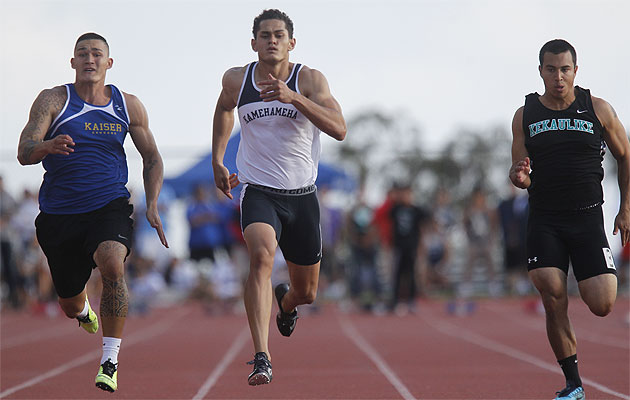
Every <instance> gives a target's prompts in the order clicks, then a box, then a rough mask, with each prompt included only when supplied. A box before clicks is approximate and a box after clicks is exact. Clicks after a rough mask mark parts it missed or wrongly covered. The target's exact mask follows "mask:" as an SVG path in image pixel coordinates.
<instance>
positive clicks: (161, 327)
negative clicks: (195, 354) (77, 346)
mask: <svg viewBox="0 0 630 400" xmlns="http://www.w3.org/2000/svg"><path fill="white" fill-rule="evenodd" d="M188 313H190V310H186V311H185V312H183V313H170V314H169V315H173V317H172V318H169V319H167V320H162V321H159V322H156V323H155V324H153V325H150V326H148V327H146V328H145V329H142V330H140V331H138V332H135V333H133V334H131V335H129V336H128V337H123V339H124V342H123V346H124V348H127V347H130V346H133V345H134V344H136V343H139V342H142V341H145V340H147V339H150V338H152V337H154V336H157V335H159V334H162V333H164V332H165V331H166V330H168V328H170V327H171V325H173V324H174V323H175V321H177V320H178V319H180V318H182V317H184V316H186V315H187V314H188ZM101 354H102V350H100V349H98V350H94V351H91V352H89V353H87V354H85V355H83V356H81V357H78V358H75V359H74V360H71V361H69V362H67V363H65V364H62V365H60V366H58V367H57V368H53V369H51V370H50V371H48V372H46V373H45V374H40V375H37V376H35V377H33V378H31V379H29V380H27V381H26V382H23V383H20V384H19V385H17V386H13V387H11V388H9V389H7V390H5V391H3V392H0V398H3V397H6V396H8V395H11V394H13V393H15V392H18V391H20V390H22V389H26V388H28V387H31V386H34V385H37V384H38V383H41V382H43V381H45V380H47V379H50V378H52V377H54V376H57V375H59V374H62V373H64V372H66V371H68V370H71V369H73V368H76V367H78V366H79V365H82V364H85V363H87V362H90V361H92V360H96V359H100V357H101Z"/></svg>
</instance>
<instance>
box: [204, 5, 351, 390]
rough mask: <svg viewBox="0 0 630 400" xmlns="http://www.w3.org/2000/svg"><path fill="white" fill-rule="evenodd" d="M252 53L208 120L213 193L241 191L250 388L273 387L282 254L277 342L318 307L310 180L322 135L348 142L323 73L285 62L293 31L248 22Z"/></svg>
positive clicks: (285, 25)
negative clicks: (300, 311) (233, 161)
mask: <svg viewBox="0 0 630 400" xmlns="http://www.w3.org/2000/svg"><path fill="white" fill-rule="evenodd" d="M253 35H254V38H253V39H252V42H251V45H252V49H253V50H254V51H255V52H256V53H258V61H257V62H253V63H251V64H249V65H246V66H244V67H236V68H231V69H229V70H228V71H227V72H226V73H225V75H224V76H223V89H222V91H221V94H220V96H219V99H218V101H217V106H216V110H215V114H214V124H213V137H212V168H213V171H214V180H215V183H216V185H217V187H218V188H219V189H220V190H221V191H223V193H225V194H226V195H227V196H228V197H229V198H232V194H231V193H230V192H231V189H233V188H234V187H236V186H237V185H239V183H241V182H242V183H243V184H244V186H243V189H242V191H241V228H242V230H243V237H244V238H245V242H246V244H247V249H248V252H249V256H250V270H249V275H248V278H247V282H246V283H245V309H246V310H247V319H248V322H249V327H250V331H251V334H252V339H253V344H254V353H255V355H254V360H253V361H252V362H250V364H253V365H254V369H253V371H252V373H251V374H249V376H248V383H249V384H250V385H260V384H265V383H269V382H271V379H272V372H271V356H270V353H269V345H268V341H269V340H268V339H269V319H270V318H271V308H272V298H273V296H272V287H271V271H272V268H273V260H274V255H275V253H276V248H277V247H278V246H280V248H281V249H282V252H283V254H284V257H285V260H286V262H287V265H288V268H289V276H290V283H288V284H287V283H282V284H280V285H278V286H276V288H275V290H274V292H275V297H276V300H277V302H278V307H279V312H278V314H277V317H276V322H277V325H278V329H279V330H280V333H281V334H282V335H284V336H289V335H291V333H292V332H293V329H294V328H295V324H296V322H297V318H298V317H297V306H299V305H301V304H310V303H312V302H313V301H314V300H315V297H316V294H317V286H318V281H319V265H320V260H321V256H322V254H321V233H320V227H319V205H318V202H317V195H316V187H315V180H316V178H317V167H318V162H319V154H320V142H319V135H320V131H321V132H324V133H325V134H327V135H329V136H331V137H333V138H335V139H337V140H343V139H344V138H345V136H346V123H345V121H344V118H343V115H342V113H341V107H340V106H339V104H338V103H337V101H336V100H335V98H334V97H333V96H332V94H331V93H330V89H329V87H328V82H327V81H326V78H325V77H324V75H322V73H321V72H319V71H317V70H314V69H311V68H308V67H306V66H302V65H300V64H294V63H292V62H289V52H290V51H291V50H293V49H294V47H295V43H296V40H295V38H294V37H293V22H292V21H291V19H290V18H289V17H288V16H287V15H286V14H285V13H283V12H281V11H279V10H275V9H274V10H265V11H263V12H262V13H261V14H260V15H259V16H257V17H256V18H255V19H254V27H253ZM237 107H238V118H239V123H240V126H241V143H240V146H239V150H238V155H237V168H238V175H237V173H235V172H233V173H232V174H230V171H228V169H227V168H226V167H225V166H224V165H223V156H224V155H225V149H226V146H227V142H228V139H229V137H230V133H231V132H232V128H233V127H234V109H235V108H237Z"/></svg>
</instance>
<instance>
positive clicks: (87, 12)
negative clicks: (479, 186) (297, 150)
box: [0, 0, 630, 193]
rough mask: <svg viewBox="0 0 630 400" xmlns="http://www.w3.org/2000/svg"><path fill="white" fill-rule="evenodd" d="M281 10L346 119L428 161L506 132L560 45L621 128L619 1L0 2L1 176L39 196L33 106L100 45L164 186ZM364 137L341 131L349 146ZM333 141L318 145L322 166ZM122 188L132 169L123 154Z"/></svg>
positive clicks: (133, 161) (624, 41) (191, 157)
mask: <svg viewBox="0 0 630 400" xmlns="http://www.w3.org/2000/svg"><path fill="white" fill-rule="evenodd" d="M265 8H279V9H281V10H283V11H285V12H286V13H287V14H288V15H289V16H290V17H291V18H292V20H293V22H294V25H295V32H294V35H295V37H296V39H297V45H296V49H295V50H294V51H293V52H292V54H291V56H290V57H291V60H292V61H296V62H301V63H304V64H306V65H308V66H309V67H311V68H315V69H318V70H320V71H321V72H322V73H323V74H324V75H325V76H326V78H327V79H328V82H329V85H330V87H331V91H332V93H333V95H334V96H335V98H336V99H337V100H338V101H339V103H340V104H341V107H342V109H343V112H344V115H345V116H346V119H349V118H352V116H353V115H355V114H357V113H359V112H360V111H362V110H366V109H367V110H381V111H383V112H386V113H389V114H391V115H401V116H405V117H408V118H412V119H413V120H415V121H417V123H418V125H419V126H420V127H421V129H422V135H423V137H422V139H423V140H424V141H425V143H426V146H427V148H428V149H439V148H440V146H441V145H442V144H443V143H445V142H446V141H447V140H449V139H451V138H453V137H456V136H455V135H457V134H458V133H459V131H460V129H462V128H470V129H476V130H482V131H483V130H484V129H486V128H488V130H490V129H491V128H493V127H496V126H502V127H505V129H506V132H507V131H509V126H510V122H511V119H512V116H513V114H514V111H515V110H516V109H517V108H518V107H519V106H521V105H522V104H523V101H524V96H525V95H526V94H527V93H530V92H533V91H538V92H540V93H542V91H543V85H542V81H541V79H540V77H539V76H538V71H537V67H538V51H539V49H540V47H541V46H542V45H543V44H544V43H545V42H546V41H548V40H550V39H554V38H564V39H566V40H568V41H569V42H571V43H572V44H573V45H574V46H575V47H576V49H577V52H578V66H579V70H578V75H577V79H576V83H577V84H579V85H580V86H582V87H586V88H591V90H592V93H593V94H594V95H596V96H598V97H603V98H604V99H605V100H607V101H609V102H610V103H611V104H612V105H613V106H614V107H615V109H616V110H617V113H618V114H619V117H620V118H621V120H622V121H623V122H624V125H625V126H626V128H629V127H630V96H629V92H630V73H628V65H630V51H628V43H629V42H630V26H629V25H628V23H627V17H628V15H630V2H628V1H626V0H599V1H593V0H545V1H541V0H528V1H524V0H520V1H515V0H477V1H464V0H444V1H422V0H419V1H402V0H388V1H373V0H367V1H366V0H363V1H360V0H356V1H355V0H338V1H327V0H318V1H301V0H293V1H273V2H268V1H253V0H250V1H244V0H230V1H201V0H183V1H175V0H170V1H164V0H162V1H160V0H151V1H148V0H147V1H144V0H125V1H120V0H110V1H107V2H101V1H93V0H81V1H75V0H54V1H43V0H39V1H34V0H0V55H1V58H2V62H1V63H0V85H1V86H0V88H1V94H0V113H1V119H0V146H1V148H0V175H2V176H3V177H4V183H5V186H6V187H8V189H9V190H10V191H12V192H14V193H19V190H21V189H22V188H25V187H26V188H30V189H33V190H37V188H38V187H39V184H40V183H41V179H42V175H43V169H42V167H41V165H40V164H38V165H34V166H27V167H23V166H20V165H19V164H18V163H17V161H16V148H17V143H18V138H19V134H20V132H21V130H22V129H23V127H24V125H25V123H26V121H27V119H28V112H29V109H30V106H31V104H32V102H33V100H34V99H35V98H36V96H37V94H38V93H39V92H40V91H41V90H42V89H44V88H50V87H53V86H56V85H59V84H63V83H69V82H72V81H73V80H74V71H73V70H72V69H71V68H70V62H69V60H70V58H71V57H72V50H73V46H74V43H75V41H76V38H77V37H78V36H79V35H80V34H82V33H85V32H90V31H94V32H97V33H100V34H101V35H103V36H104V37H106V38H107V40H108V42H109V44H110V50H111V53H110V55H111V57H112V58H113V59H114V65H113V68H112V69H111V70H110V71H109V72H108V75H107V83H113V84H115V85H117V86H118V87H119V88H121V89H122V90H124V91H126V92H128V93H132V94H134V95H136V96H138V97H139V98H140V100H141V101H142V102H143V103H144V105H145V106H146V108H147V110H148V113H149V120H150V128H151V130H152V131H153V134H154V136H155V138H156V141H157V143H158V146H159V148H160V151H161V153H162V156H163V158H164V162H165V176H166V177H172V176H175V175H177V174H178V173H179V172H181V171H182V170H184V169H185V168H186V167H187V166H189V165H191V164H193V163H194V162H195V161H196V160H197V159H198V157H200V156H201V155H203V154H206V153H207V152H209V151H210V147H211V124H212V114H213V111H214V106H215V104H216V99H217V97H218V94H219V92H220V89H221V77H222V75H223V73H224V72H225V70H227V69H228V68H230V67H233V66H242V65H245V64H247V63H248V62H250V61H253V60H254V59H255V58H256V54H255V53H254V52H253V51H252V50H251V47H250V40H251V35H252V34H251V28H252V21H253V18H254V17H255V16H256V15H258V14H259V13H260V12H261V11H262V10H263V9H265ZM350 134H351V135H360V134H361V133H360V132H352V131H351V132H349V135H350ZM334 145H335V143H334V140H332V139H325V140H323V147H324V149H323V154H322V160H326V148H328V147H329V146H334ZM126 149H127V154H128V157H129V167H130V174H129V175H130V176H129V178H130V183H129V185H130V186H131V187H138V185H141V163H140V158H139V156H138V155H137V152H136V151H135V149H134V148H133V145H132V144H131V141H130V140H128V141H127V144H126Z"/></svg>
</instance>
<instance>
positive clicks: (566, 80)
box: [538, 51, 577, 98]
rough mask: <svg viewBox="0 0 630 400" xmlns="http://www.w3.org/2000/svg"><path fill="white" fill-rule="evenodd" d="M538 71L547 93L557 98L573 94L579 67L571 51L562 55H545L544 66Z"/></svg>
mask: <svg viewBox="0 0 630 400" xmlns="http://www.w3.org/2000/svg"><path fill="white" fill-rule="evenodd" d="M538 69H539V71H540V77H541V78H542V79H543V82H544V83H545V93H547V94H550V95H551V96H553V97H557V98H565V97H567V96H568V95H569V94H570V93H573V81H574V80H575V74H576V73H577V66H576V65H574V64H573V58H572V56H571V52H570V51H565V52H564V53H560V54H553V53H549V52H547V53H545V54H544V55H543V65H542V66H539V67H538Z"/></svg>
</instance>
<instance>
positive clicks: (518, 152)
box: [509, 107, 532, 189]
mask: <svg viewBox="0 0 630 400" xmlns="http://www.w3.org/2000/svg"><path fill="white" fill-rule="evenodd" d="M530 171H531V165H530V160H529V153H528V152H527V148H526V147H525V132H523V107H521V108H519V109H518V110H516V113H515V114H514V118H513V119H512V166H511V167H510V173H509V176H510V180H511V181H512V183H513V184H514V186H516V187H518V188H521V189H527V188H528V187H529V185H531V184H532V181H531V179H530V177H529V173H530Z"/></svg>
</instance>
